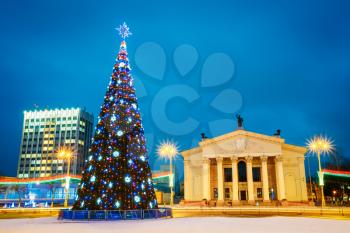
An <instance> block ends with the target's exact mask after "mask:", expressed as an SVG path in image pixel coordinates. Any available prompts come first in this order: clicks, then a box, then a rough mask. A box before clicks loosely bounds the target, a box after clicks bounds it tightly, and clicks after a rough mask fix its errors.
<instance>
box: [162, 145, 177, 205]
mask: <svg viewBox="0 0 350 233" xmlns="http://www.w3.org/2000/svg"><path fill="white" fill-rule="evenodd" d="M157 154H158V156H159V157H162V158H166V159H169V161H170V168H169V169H170V176H169V187H170V206H173V205H174V176H175V174H173V158H175V157H176V155H178V154H179V150H178V148H177V145H176V143H173V142H170V141H165V142H162V143H161V144H160V145H159V146H158V148H157Z"/></svg>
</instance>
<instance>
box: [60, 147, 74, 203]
mask: <svg viewBox="0 0 350 233" xmlns="http://www.w3.org/2000/svg"><path fill="white" fill-rule="evenodd" d="M72 155H73V152H72V150H71V149H70V148H68V147H61V148H59V149H58V151H57V157H58V158H59V159H62V160H67V176H66V183H65V186H64V207H68V199H69V186H70V177H69V176H70V161H71V158H72Z"/></svg>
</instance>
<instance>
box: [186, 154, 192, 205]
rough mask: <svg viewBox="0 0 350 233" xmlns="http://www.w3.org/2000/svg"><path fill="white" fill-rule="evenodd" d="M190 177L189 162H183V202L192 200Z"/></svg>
mask: <svg viewBox="0 0 350 233" xmlns="http://www.w3.org/2000/svg"><path fill="white" fill-rule="evenodd" d="M192 185H193V184H192V177H191V168H190V161H189V160H184V186H185V187H184V192H185V201H191V200H192Z"/></svg>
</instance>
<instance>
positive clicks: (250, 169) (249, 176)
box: [246, 156, 254, 204]
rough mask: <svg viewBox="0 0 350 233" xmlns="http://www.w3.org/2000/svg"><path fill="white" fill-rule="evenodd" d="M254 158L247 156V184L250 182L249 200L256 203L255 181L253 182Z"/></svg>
mask: <svg viewBox="0 0 350 233" xmlns="http://www.w3.org/2000/svg"><path fill="white" fill-rule="evenodd" d="M252 160H253V158H252V157H250V156H248V157H246V162H247V184H248V202H249V203H251V204H252V203H254V182H253V165H252Z"/></svg>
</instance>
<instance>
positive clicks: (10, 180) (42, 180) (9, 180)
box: [0, 171, 170, 185]
mask: <svg viewBox="0 0 350 233" xmlns="http://www.w3.org/2000/svg"><path fill="white" fill-rule="evenodd" d="M169 175H170V172H169V171H165V172H157V173H154V174H153V175H152V178H153V179H158V178H163V177H167V176H169ZM69 177H70V180H71V181H75V182H80V179H81V175H70V176H69ZM65 179H66V175H57V176H47V177H38V178H17V177H8V176H0V185H1V184H7V185H9V184H12V185H15V184H49V183H55V182H62V181H63V180H65Z"/></svg>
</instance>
